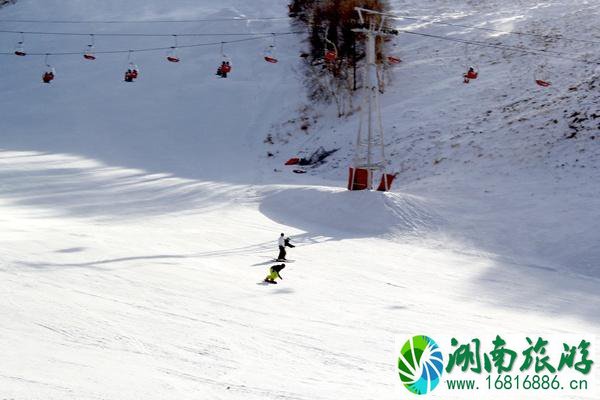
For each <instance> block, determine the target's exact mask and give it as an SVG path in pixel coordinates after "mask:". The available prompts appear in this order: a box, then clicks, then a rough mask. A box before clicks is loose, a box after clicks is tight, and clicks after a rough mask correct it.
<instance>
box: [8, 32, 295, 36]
mask: <svg viewBox="0 0 600 400" xmlns="http://www.w3.org/2000/svg"><path fill="white" fill-rule="evenodd" d="M0 33H14V34H25V35H34V36H92V35H93V36H112V37H173V36H178V37H185V36H188V37H199V36H263V35H293V34H299V33H304V31H297V32H253V33H240V32H236V33H225V32H219V33H83V32H41V31H12V30H0Z"/></svg>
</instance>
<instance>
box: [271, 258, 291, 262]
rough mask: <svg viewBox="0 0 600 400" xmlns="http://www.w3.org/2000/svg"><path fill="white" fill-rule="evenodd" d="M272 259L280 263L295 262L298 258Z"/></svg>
mask: <svg viewBox="0 0 600 400" xmlns="http://www.w3.org/2000/svg"><path fill="white" fill-rule="evenodd" d="M272 261H273V262H278V263H293V262H295V261H296V260H287V259H286V260H278V259H275V258H274V259H273V260H272Z"/></svg>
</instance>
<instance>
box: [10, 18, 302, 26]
mask: <svg viewBox="0 0 600 400" xmlns="http://www.w3.org/2000/svg"><path fill="white" fill-rule="evenodd" d="M290 18H291V17H233V18H199V19H168V20H147V21H140V20H96V21H94V20H80V21H75V20H41V19H0V22H6V23H32V24H171V23H174V24H180V23H195V22H226V21H277V20H289V19H290Z"/></svg>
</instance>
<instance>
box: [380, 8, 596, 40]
mask: <svg viewBox="0 0 600 400" xmlns="http://www.w3.org/2000/svg"><path fill="white" fill-rule="evenodd" d="M390 17H391V18H394V19H406V20H410V21H420V22H427V23H430V24H435V25H444V26H453V27H457V28H466V29H475V30H479V31H486V32H496V33H505V34H508V35H520V36H533V37H539V38H544V39H558V40H565V41H569V42H581V43H589V44H600V41H597V40H588V39H576V38H572V37H567V36H563V35H544V34H541V33H529V32H520V31H507V30H502V29H493V28H483V27H478V26H473V25H465V24H455V23H450V22H442V21H432V20H430V19H427V18H417V17H406V16H400V15H394V14H392V15H390Z"/></svg>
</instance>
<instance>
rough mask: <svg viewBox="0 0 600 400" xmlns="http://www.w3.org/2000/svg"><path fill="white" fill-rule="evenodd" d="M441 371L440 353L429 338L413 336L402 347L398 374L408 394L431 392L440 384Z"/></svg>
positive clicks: (442, 363)
mask: <svg viewBox="0 0 600 400" xmlns="http://www.w3.org/2000/svg"><path fill="white" fill-rule="evenodd" d="M443 371H444V357H443V355H442V351H441V350H440V348H439V346H438V344H437V343H436V342H435V341H434V340H433V339H431V338H430V337H428V336H415V337H413V338H411V339H410V340H408V341H407V342H406V343H405V344H404V346H402V350H401V351H400V356H398V374H399V375H400V380H401V381H402V383H403V384H404V387H406V388H407V389H408V390H409V391H410V392H412V393H414V394H427V393H429V392H431V391H432V390H433V389H435V388H436V386H437V385H438V384H439V383H440V380H441V378H442V373H443Z"/></svg>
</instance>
